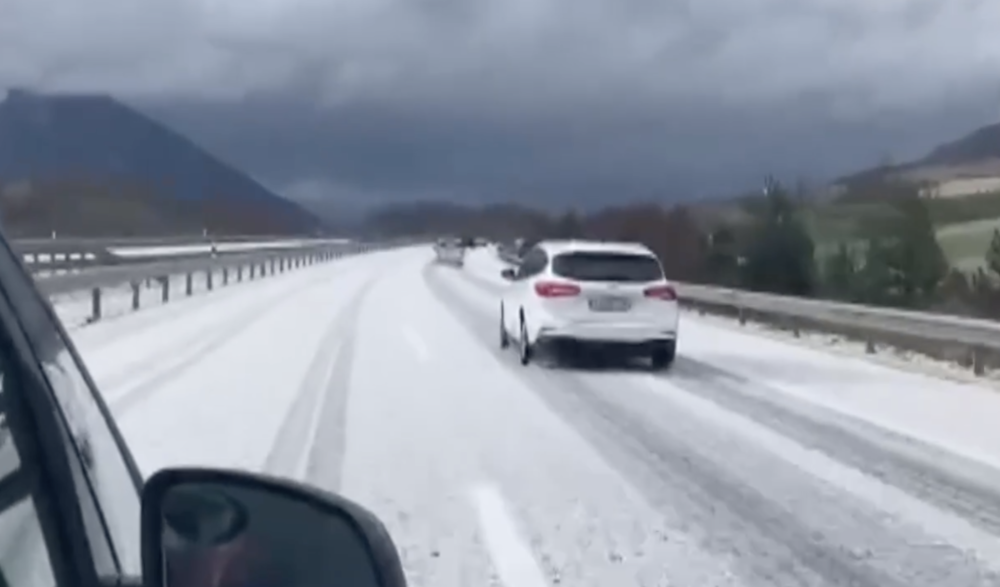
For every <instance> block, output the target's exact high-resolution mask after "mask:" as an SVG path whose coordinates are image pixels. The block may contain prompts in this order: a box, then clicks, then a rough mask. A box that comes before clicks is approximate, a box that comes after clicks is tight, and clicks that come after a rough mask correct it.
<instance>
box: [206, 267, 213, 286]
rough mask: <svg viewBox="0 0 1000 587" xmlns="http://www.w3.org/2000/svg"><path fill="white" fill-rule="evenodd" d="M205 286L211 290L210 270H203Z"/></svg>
mask: <svg viewBox="0 0 1000 587" xmlns="http://www.w3.org/2000/svg"><path fill="white" fill-rule="evenodd" d="M205 288H206V289H208V291H212V270H211V269H209V270H208V271H205Z"/></svg>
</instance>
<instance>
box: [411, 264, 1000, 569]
mask: <svg viewBox="0 0 1000 587" xmlns="http://www.w3.org/2000/svg"><path fill="white" fill-rule="evenodd" d="M470 281H471V280H470ZM477 281H478V280H477ZM433 282H434V280H432V279H430V278H428V285H429V286H430V287H431V289H432V290H433V291H435V292H436V293H437V294H438V295H440V296H442V301H444V302H445V305H446V306H447V307H448V308H449V309H450V310H452V311H453V312H455V314H456V317H458V318H459V320H460V321H461V322H463V323H464V324H466V325H467V327H468V328H469V330H470V332H471V333H472V334H474V335H475V336H476V337H477V338H479V339H480V340H482V341H483V344H486V345H487V346H488V347H492V346H494V345H495V344H496V341H493V340H491V339H493V338H494V336H493V334H494V333H495V331H496V326H495V324H494V323H495V320H490V319H488V318H487V317H485V316H484V315H483V312H482V310H481V309H474V308H471V306H470V304H469V302H466V301H464V300H462V299H461V296H458V295H454V294H451V292H448V291H447V290H446V288H443V287H441V286H439V285H436V284H435V283H433ZM474 285H479V284H474ZM479 289H481V290H486V289H492V288H484V287H482V286H480V287H479ZM491 293H492V292H491ZM507 364H508V365H509V366H510V367H511V368H512V369H514V370H515V371H516V372H517V373H518V374H519V376H520V377H521V378H522V379H524V380H525V381H526V382H528V383H529V387H530V388H531V389H533V390H535V391H536V393H537V394H538V396H539V397H540V398H541V399H542V400H543V401H545V402H546V403H547V404H548V405H549V406H550V407H551V408H552V409H553V410H554V411H555V412H556V413H559V414H561V415H563V418H564V419H565V420H566V421H567V422H568V423H569V424H570V425H571V426H573V427H574V428H575V429H576V430H577V431H578V432H579V433H580V434H581V436H582V437H584V438H586V439H587V440H588V441H589V442H590V444H591V445H592V446H593V447H594V448H595V450H596V451H597V452H598V453H600V454H602V455H603V456H604V457H605V459H606V461H607V462H608V463H609V464H610V465H611V466H612V467H613V468H614V469H616V470H618V471H619V472H620V473H621V474H622V475H623V477H625V478H626V479H629V480H630V482H632V483H633V485H634V486H635V487H636V488H637V489H639V491H641V492H642V493H644V494H645V495H646V496H647V499H648V500H649V502H650V503H651V504H653V505H655V506H656V507H657V508H658V509H659V510H660V511H661V512H662V513H663V515H664V516H665V517H666V518H668V519H670V520H672V522H673V523H674V524H676V526H677V527H679V528H684V529H687V530H690V531H691V532H693V533H694V534H696V535H698V536H699V537H700V538H701V543H702V545H703V546H705V547H706V549H707V550H709V551H710V552H713V553H716V554H719V555H722V556H727V557H729V558H731V559H734V560H737V561H738V563H737V566H736V568H737V569H739V570H740V575H741V578H742V579H743V580H744V581H745V582H746V584H750V585H755V586H756V585H789V586H791V585H796V586H799V585H817V586H818V585H822V586H828V585H830V586H832V585H845V584H847V585H858V586H872V587H875V586H879V587H884V586H898V587H906V586H916V585H922V586H928V587H936V586H937V585H961V586H965V585H993V584H996V581H997V578H996V577H995V576H993V575H991V574H990V573H988V572H987V571H986V570H984V569H982V568H979V567H978V566H977V564H976V563H975V561H972V560H969V559H968V558H967V557H963V553H961V552H960V551H959V550H957V549H956V548H954V547H953V546H952V545H949V544H936V545H935V547H936V548H935V549H934V551H933V552H932V551H929V550H928V549H927V548H920V547H918V546H917V545H918V544H921V545H924V546H926V544H927V538H928V537H927V536H920V535H919V533H916V532H915V533H914V534H910V533H909V532H912V531H914V529H913V528H908V527H905V526H904V525H901V524H899V523H898V521H897V520H890V519H887V518H886V515H885V514H884V513H883V512H880V511H878V510H875V509H873V508H871V507H869V506H867V504H862V503H859V501H858V500H856V499H854V497H853V496H851V495H848V494H847V493H846V492H844V491H843V489H842V488H839V487H824V484H823V483H821V482H819V481H818V480H816V479H814V478H812V477H811V476H809V475H807V474H805V473H804V472H802V471H799V470H797V469H796V468H795V466H794V464H790V463H787V462H783V461H780V460H779V459H778V458H777V457H775V456H774V455H770V453H767V452H765V451H764V450H763V449H760V448H758V447H755V446H750V447H740V446H735V447H734V446H730V448H731V449H732V448H735V449H736V450H731V451H730V452H728V453H727V452H721V453H718V452H717V453H715V454H711V453H706V452H705V451H706V450H708V449H706V448H705V447H704V446H701V445H702V444H703V443H704V444H709V443H711V444H712V445H714V446H716V447H718V446H723V445H724V442H723V441H724V440H725V439H726V435H727V432H726V430H724V429H718V428H715V427H705V426H704V423H701V424H699V423H694V424H692V423H690V422H689V421H688V419H690V415H689V414H686V413H683V412H677V408H676V407H672V408H671V407H670V406H663V405H660V406H658V409H643V408H644V406H642V405H639V406H638V407H636V406H632V407H629V406H628V403H629V400H630V396H632V395H638V393H637V392H638V390H637V389H635V386H634V385H633V382H632V381H629V379H630V377H634V376H633V375H631V374H628V373H622V374H618V376H615V375H604V376H603V377H601V376H599V375H598V376H594V375H589V376H588V375H586V374H581V373H578V372H576V373H575V372H563V371H552V370H547V369H542V368H538V367H537V366H536V367H533V368H530V369H523V368H520V366H518V365H515V364H514V361H513V360H511V361H510V362H508V363H507ZM667 377H668V378H669V376H667ZM692 383H698V384H701V385H706V386H709V385H712V381H710V380H704V381H698V380H693V381H692ZM668 409H673V410H674V413H672V414H667V415H666V417H664V414H666V413H667V410H668ZM652 414H657V415H658V416H660V417H659V419H656V420H654V419H653V418H652ZM671 421H676V422H681V423H685V424H687V426H686V427H685V426H678V425H675V426H674V427H678V428H684V429H685V430H687V431H688V434H690V436H684V435H678V434H672V433H671V431H670V428H671ZM699 425H701V426H702V427H704V428H705V429H701V430H700V429H698V426H699ZM720 438H721V439H722V440H719V439H720ZM729 441H730V444H732V442H731V438H730V439H729ZM720 443H721V444H720ZM741 455H743V456H744V457H749V456H753V457H754V460H755V461H756V462H760V463H766V464H768V465H769V466H771V467H778V469H775V470H774V471H772V472H770V473H765V475H766V477H762V478H761V481H760V482H756V483H755V482H754V481H753V480H752V477H751V478H750V479H749V480H748V478H747V476H746V467H745V464H743V463H740V462H738V459H739V458H741ZM764 470H765V469H761V471H762V472H763V471H764ZM768 482H771V483H778V485H777V486H776V487H778V488H779V489H781V491H780V492H779V493H778V497H777V498H775V497H774V496H773V495H769V494H767V493H766V492H764V493H762V492H761V491H759V490H758V489H757V487H756V486H757V485H762V486H767V485H768ZM831 490H832V491H831ZM824 495H826V496H827V497H826V498H824V497H823V496H824ZM789 496H791V497H793V498H795V502H796V505H795V506H793V507H789V500H788V499H787V498H789ZM783 499H784V500H785V501H784V502H783V501H782V500H783ZM796 507H798V508H802V507H805V508H807V509H799V510H798V513H797V512H796ZM800 516H801V518H800ZM911 539H916V540H917V542H916V543H914V544H912V545H911V543H910V540H911ZM878 553H882V554H886V555H890V556H889V560H886V561H883V560H874V559H873V557H877V556H878ZM899 561H902V564H901V565H899V566H896V565H894V564H893V563H897V562H899Z"/></svg>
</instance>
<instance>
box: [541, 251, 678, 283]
mask: <svg viewBox="0 0 1000 587" xmlns="http://www.w3.org/2000/svg"><path fill="white" fill-rule="evenodd" d="M552 273H554V274H556V275H558V276H560V277H565V278H567V279H573V280H576V281H619V282H626V283H642V282H646V281H657V280H659V279H663V270H662V269H660V264H659V262H657V260H656V258H655V257H651V256H649V255H631V254H628V253H585V252H581V253H563V254H561V255H556V257H555V258H554V259H553V260H552Z"/></svg>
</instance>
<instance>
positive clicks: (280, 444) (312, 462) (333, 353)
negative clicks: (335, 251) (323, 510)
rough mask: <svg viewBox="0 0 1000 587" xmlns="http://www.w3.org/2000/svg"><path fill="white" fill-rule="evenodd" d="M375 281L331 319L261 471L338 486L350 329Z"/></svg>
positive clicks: (351, 338) (331, 487)
mask: <svg viewBox="0 0 1000 587" xmlns="http://www.w3.org/2000/svg"><path fill="white" fill-rule="evenodd" d="M377 281H378V277H372V278H370V279H368V280H367V281H366V282H365V283H364V284H363V285H362V286H361V288H360V289H359V290H358V291H357V293H355V294H354V295H353V296H352V297H351V299H350V301H349V302H348V303H347V305H345V306H344V307H343V308H342V309H341V310H340V311H339V312H338V313H337V315H336V316H335V317H334V318H333V319H332V320H331V321H330V325H329V326H328V328H327V331H326V333H325V334H324V335H323V339H322V341H321V342H320V344H319V346H318V347H317V349H316V352H315V354H314V355H313V359H312V362H311V363H310V365H309V369H308V371H307V372H306V377H305V379H304V380H303V383H302V388H301V390H300V391H299V394H298V396H297V398H296V400H295V402H294V403H293V405H292V406H291V408H290V409H289V411H288V414H287V415H286V416H285V420H284V422H283V423H282V425H281V428H280V429H279V431H278V435H277V437H276V438H275V442H274V444H273V445H272V448H271V452H270V453H269V454H268V456H267V458H266V459H265V462H264V466H263V468H264V470H265V471H267V472H269V473H272V474H276V475H281V476H284V477H291V478H295V479H298V480H302V481H308V482H310V483H312V484H314V485H317V486H320V487H323V488H324V489H328V490H331V491H336V490H337V488H338V486H339V485H340V469H341V465H342V463H343V459H344V451H345V448H346V446H345V445H346V438H345V432H346V405H347V395H348V393H349V389H348V384H349V383H350V374H351V366H352V364H353V353H354V331H355V328H356V326H357V321H358V315H359V310H360V308H361V305H362V303H363V302H364V299H365V296H366V295H367V294H368V292H369V291H371V289H372V287H374V285H375V283H376V282H377Z"/></svg>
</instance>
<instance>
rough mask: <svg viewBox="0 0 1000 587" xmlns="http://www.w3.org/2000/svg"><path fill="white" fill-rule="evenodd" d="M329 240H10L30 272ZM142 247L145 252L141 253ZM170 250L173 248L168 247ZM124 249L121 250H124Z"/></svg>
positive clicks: (326, 241)
mask: <svg viewBox="0 0 1000 587" xmlns="http://www.w3.org/2000/svg"><path fill="white" fill-rule="evenodd" d="M309 242H313V243H317V244H320V243H332V242H336V241H335V240H334V239H307V238H298V239H296V238H290V237H284V238H282V237H252V236H232V237H219V238H215V237H205V236H174V237H151V238H110V239H93V238H59V239H20V240H15V241H12V242H11V245H12V247H13V249H14V250H15V251H16V252H17V253H18V254H19V255H20V256H21V258H22V260H23V261H24V263H25V264H26V265H27V266H28V267H30V268H31V270H32V271H65V270H74V269H79V268H83V267H94V266H103V265H120V264H134V263H148V262H151V261H156V260H167V259H174V258H181V257H188V258H195V257H204V256H206V255H208V254H214V255H232V254H239V253H244V252H246V251H247V250H263V249H268V248H273V249H283V248H289V247H290V246H291V247H298V246H300V245H305V244H306V243H309ZM143 249H147V251H145V252H143ZM171 249H173V250H171ZM126 250H127V251H128V252H125V251H126Z"/></svg>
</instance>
